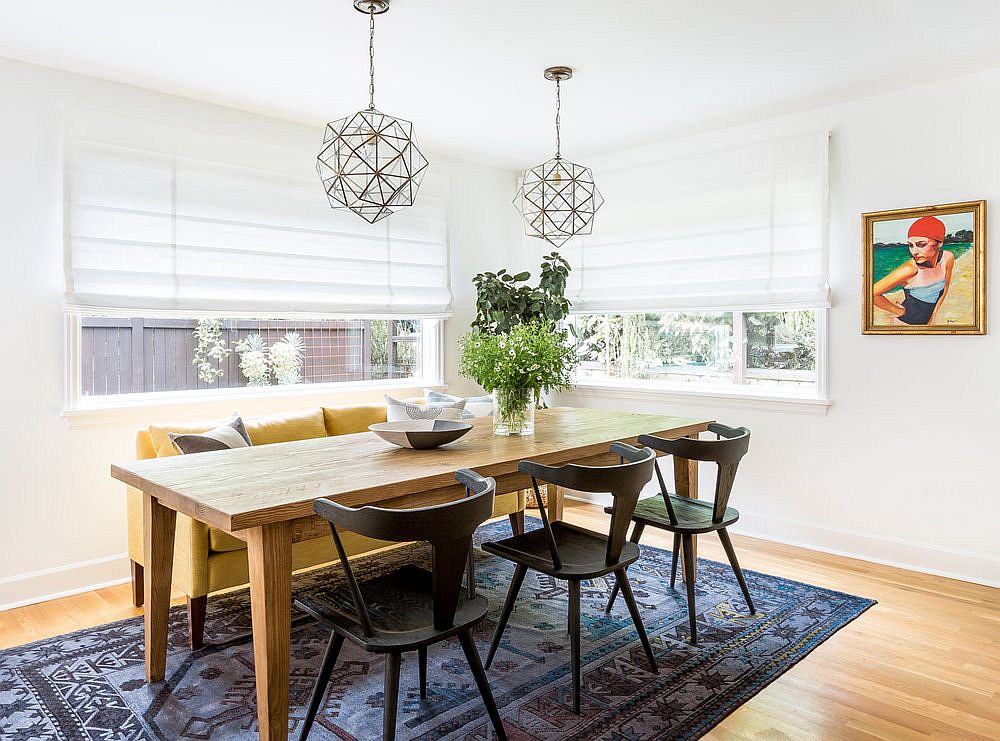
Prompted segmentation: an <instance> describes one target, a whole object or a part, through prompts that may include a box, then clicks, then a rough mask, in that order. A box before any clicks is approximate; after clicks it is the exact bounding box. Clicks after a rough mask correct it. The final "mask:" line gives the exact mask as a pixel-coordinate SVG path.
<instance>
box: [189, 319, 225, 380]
mask: <svg viewBox="0 0 1000 741" xmlns="http://www.w3.org/2000/svg"><path fill="white" fill-rule="evenodd" d="M192 334H194V338H195V340H197V342H198V346H197V347H196V348H195V350H194V360H192V361H191V362H192V364H193V365H196V366H198V378H200V379H201V380H202V381H204V382H205V383H214V382H215V381H217V380H219V379H220V378H222V376H224V375H225V371H224V370H222V368H220V367H219V366H220V365H221V363H222V361H223V360H225V359H226V358H228V357H229V353H230V352H232V351H231V350H230V348H229V347H227V346H226V341H225V340H224V339H223V337H222V320H221V319H202V320H201V321H199V322H198V326H197V327H195V330H194V332H193V333H192Z"/></svg>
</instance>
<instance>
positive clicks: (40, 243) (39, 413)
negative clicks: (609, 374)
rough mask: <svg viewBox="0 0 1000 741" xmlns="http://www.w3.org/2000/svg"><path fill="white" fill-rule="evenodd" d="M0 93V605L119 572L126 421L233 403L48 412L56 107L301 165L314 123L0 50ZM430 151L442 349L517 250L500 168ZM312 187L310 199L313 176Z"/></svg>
mask: <svg viewBox="0 0 1000 741" xmlns="http://www.w3.org/2000/svg"><path fill="white" fill-rule="evenodd" d="M0 100H3V114H2V116H0V256H2V263H0V265H2V270H0V316H2V317H4V318H5V319H6V321H5V323H4V328H3V333H2V336H3V343H4V344H3V348H2V353H3V362H2V363H0V464H2V465H0V470H2V471H3V476H2V478H0V482H2V483H0V609H2V607H3V606H5V605H6V606H9V605H12V604H15V603H19V602H25V601H32V600H35V599H38V598H39V597H42V596H47V595H52V594H57V593H61V592H65V591H71V590H79V589H83V588H88V587H89V586H91V585H94V584H99V583H105V582H109V581H113V580H120V579H122V578H124V577H125V576H126V575H127V573H128V569H127V559H126V558H125V555H124V554H125V549H126V533H125V496H124V487H123V486H122V485H121V484H118V483H117V482H115V481H113V480H112V479H111V478H110V476H109V465H110V464H111V462H113V461H125V460H130V459H132V458H134V434H135V430H136V429H138V428H139V427H141V426H145V425H148V424H149V423H150V422H151V421H155V420H156V419H159V420H162V419H169V420H178V421H180V420H184V419H205V418H208V419H211V418H219V417H225V416H228V415H229V414H230V413H231V412H232V411H233V406H234V402H232V401H227V402H222V403H207V404H206V403H199V404H197V405H187V406H184V407H178V408H170V409H159V410H156V411H153V412H151V411H149V410H143V411H140V412H135V413H132V414H124V415H123V414H116V415H112V416H110V417H104V418H96V419H88V420H86V423H85V424H81V423H79V422H78V423H74V424H75V426H73V427H68V426H67V425H66V423H65V421H64V419H63V418H62V416H61V410H62V407H63V398H64V394H63V382H64V332H63V313H62V291H63V272H62V271H63V268H62V246H63V241H62V203H63V192H62V154H61V139H62V112H61V108H62V105H63V104H64V103H72V104H80V105H86V106H90V107H93V108H99V109H108V110H112V111H118V112H123V113H127V114H131V115H135V116H139V117H145V118H151V119H153V120H161V121H167V122H179V123H183V124H184V125H185V126H189V127H195V128H208V129H212V130H219V129H226V130H228V129H230V128H232V129H235V128H237V127H238V128H239V130H240V131H241V135H245V136H246V137H247V138H254V137H261V138H270V137H277V138H281V139H282V140H283V141H287V142H289V143H293V146H299V143H301V149H302V157H303V162H306V163H308V162H311V160H312V158H313V157H315V153H316V147H317V146H318V143H319V141H320V139H321V136H322V131H321V130H320V129H316V130H313V129H310V128H309V127H305V126H301V125H299V124H292V123H287V122H283V121H278V120H275V119H268V118H264V117H261V116H255V115H251V114H246V113H241V112H238V111H234V110H231V109H226V108H220V107H215V106H211V105H206V104H203V103H197V102H193V101H188V100H183V99H180V98H175V97H171V96H167V95H161V94H157V93H152V92H149V91H145V90H140V89H138V88H131V87H127V86H124V85H119V84H115V83H110V82H105V81H101V80H96V79H93V78H87V77H81V76H78V75H72V74H67V73H64V72H58V71H54V70H51V69H46V68H43V67H37V66H33V65H27V64H23V63H19V62H12V61H6V60H0ZM331 113H336V111H331ZM429 159H430V160H431V163H432V164H431V166H432V167H434V168H438V169H439V171H444V172H446V173H447V175H448V177H449V179H450V192H451V194H452V196H453V203H452V204H451V206H450V209H449V213H450V216H449V231H450V242H451V249H452V256H453V261H452V272H453V276H454V277H453V283H454V286H455V305H456V312H455V317H454V318H453V319H452V320H449V321H448V322H447V323H446V327H445V336H446V342H445V345H446V347H454V345H455V340H456V338H457V336H458V334H460V333H461V332H462V331H464V328H465V327H467V326H468V323H469V321H471V319H472V316H473V309H472V308H471V307H472V306H473V305H474V294H473V292H472V288H471V284H470V283H469V277H470V276H471V275H472V274H473V273H474V272H476V271H478V270H480V269H483V268H484V267H486V266H489V265H493V264H494V263H499V264H503V263H505V262H508V261H509V256H508V254H507V253H508V252H516V250H517V249H518V247H517V245H518V244H519V243H518V237H517V234H518V232H517V219H516V213H515V212H514V211H513V209H512V208H511V207H510V205H509V201H510V198H511V193H512V192H513V189H514V182H515V181H514V175H513V173H511V172H509V171H507V170H501V169H496V168H490V167H485V166H482V165H474V164H470V163H466V162H462V161H459V160H455V159H451V158H448V157H442V156H437V155H433V154H430V155H429ZM317 197H318V198H321V197H322V192H321V191H320V190H319V185H318V183H317ZM446 372H447V376H448V377H449V378H454V377H455V375H456V369H455V360H454V355H453V354H452V355H450V356H449V357H448V360H447V366H446ZM417 393H418V394H419V391H418V392H417ZM367 396H368V397H369V398H381V397H380V393H379V394H372V393H369V394H368V395H367ZM351 398H359V397H358V395H357V394H355V395H354V396H353V397H351ZM344 401H345V399H344V398H343V397H337V398H331V397H330V396H327V397H319V396H316V395H315V394H307V395H303V396H299V397H296V398H295V399H277V400H276V399H273V398H268V399H258V400H253V401H250V400H241V401H239V402H238V404H239V411H240V412H241V413H242V414H244V415H247V416H253V415H255V414H263V413H268V412H272V411H283V410H294V409H304V408H308V407H310V406H315V405H317V404H320V403H324V402H326V403H343V402H344Z"/></svg>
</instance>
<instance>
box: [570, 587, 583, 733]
mask: <svg viewBox="0 0 1000 741" xmlns="http://www.w3.org/2000/svg"><path fill="white" fill-rule="evenodd" d="M569 647H570V663H571V664H572V669H573V712H574V713H576V714H577V715H579V714H580V582H579V581H578V580H576V579H572V580H570V582H569Z"/></svg>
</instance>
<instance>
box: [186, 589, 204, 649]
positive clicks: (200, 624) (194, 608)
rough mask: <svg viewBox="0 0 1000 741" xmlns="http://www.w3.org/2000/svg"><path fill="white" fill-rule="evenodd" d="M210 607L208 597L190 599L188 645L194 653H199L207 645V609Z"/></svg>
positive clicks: (188, 603)
mask: <svg viewBox="0 0 1000 741" xmlns="http://www.w3.org/2000/svg"><path fill="white" fill-rule="evenodd" d="M207 605H208V595H204V594H203V595H202V596H201V597H188V598H187V608H188V645H189V646H190V647H191V650H192V651H197V650H198V649H199V648H201V647H202V646H204V645H205V608H206V607H207Z"/></svg>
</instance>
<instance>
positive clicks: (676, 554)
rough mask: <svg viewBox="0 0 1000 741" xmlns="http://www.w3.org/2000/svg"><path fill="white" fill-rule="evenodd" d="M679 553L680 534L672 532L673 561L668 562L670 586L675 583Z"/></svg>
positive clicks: (672, 586)
mask: <svg viewBox="0 0 1000 741" xmlns="http://www.w3.org/2000/svg"><path fill="white" fill-rule="evenodd" d="M680 555H681V534H680V533H674V562H673V563H672V564H670V588H671V589H673V588H674V584H676V583H677V560H678V559H679V558H680Z"/></svg>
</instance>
